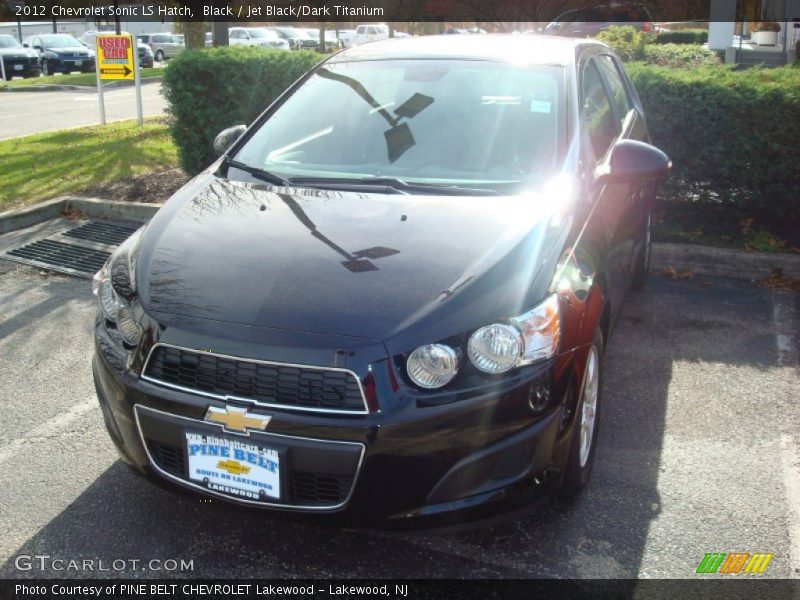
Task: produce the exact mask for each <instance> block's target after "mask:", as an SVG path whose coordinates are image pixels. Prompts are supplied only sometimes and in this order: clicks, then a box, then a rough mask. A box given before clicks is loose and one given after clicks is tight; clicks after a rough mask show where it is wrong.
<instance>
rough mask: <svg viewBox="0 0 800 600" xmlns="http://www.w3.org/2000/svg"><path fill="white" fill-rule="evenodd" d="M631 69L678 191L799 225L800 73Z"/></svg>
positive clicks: (638, 65)
mask: <svg viewBox="0 0 800 600" xmlns="http://www.w3.org/2000/svg"><path fill="white" fill-rule="evenodd" d="M626 70H627V71H628V73H629V75H630V76H631V79H632V80H633V82H634V85H635V86H636V89H637V91H638V93H639V96H640V98H641V100H642V103H643V105H644V108H645V112H646V114H647V123H648V127H649V129H650V134H651V136H652V139H653V143H654V144H655V145H656V146H658V147H660V148H662V149H663V150H664V151H665V152H666V153H667V154H669V156H670V158H671V159H672V161H673V172H672V174H671V176H670V180H671V183H672V184H673V185H676V186H678V187H679V188H680V189H681V190H683V191H684V192H686V191H688V190H689V189H690V188H691V191H692V193H693V194H694V195H693V197H694V199H697V197H698V196H697V195H696V194H698V193H699V194H700V197H705V198H707V199H710V198H713V199H715V201H717V202H720V201H721V202H728V203H732V204H734V205H736V206H738V207H739V208H742V209H745V210H747V211H751V212H753V214H758V215H761V216H766V217H767V218H769V219H772V220H780V219H784V220H787V219H788V220H791V221H792V222H794V223H797V224H798V225H799V226H800V202H798V192H799V190H800V161H798V160H797V153H796V151H795V150H794V149H796V147H797V140H800V70H798V69H795V68H792V67H784V68H775V69H760V68H753V69H747V70H744V71H734V70H732V69H729V68H726V67H720V66H717V67H703V68H698V69H667V68H663V67H657V66H652V65H646V64H641V63H633V64H629V65H626ZM685 195H687V196H688V194H685Z"/></svg>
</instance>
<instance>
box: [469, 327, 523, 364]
mask: <svg viewBox="0 0 800 600" xmlns="http://www.w3.org/2000/svg"><path fill="white" fill-rule="evenodd" d="M522 345H523V341H522V336H521V335H520V333H519V331H518V330H517V329H516V328H515V327H512V326H511V325H506V324H504V323H494V324H492V325H487V326H486V327H481V328H480V329H478V331H476V332H475V333H473V334H472V336H471V337H470V338H469V343H468V344H467V353H468V354H469V359H470V360H471V361H472V364H473V365H475V366H476V367H477V368H478V369H480V370H481V371H483V372H484V373H505V372H506V371H508V370H509V369H512V368H513V367H514V366H515V365H516V364H517V361H519V358H520V353H521V351H522Z"/></svg>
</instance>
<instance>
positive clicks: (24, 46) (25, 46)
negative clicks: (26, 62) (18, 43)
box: [22, 44, 30, 48]
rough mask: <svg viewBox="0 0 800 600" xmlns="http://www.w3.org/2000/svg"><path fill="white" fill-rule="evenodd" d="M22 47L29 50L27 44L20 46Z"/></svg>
mask: <svg viewBox="0 0 800 600" xmlns="http://www.w3.org/2000/svg"><path fill="white" fill-rule="evenodd" d="M22 47H23V48H30V46H28V44H22Z"/></svg>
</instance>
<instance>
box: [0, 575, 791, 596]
mask: <svg viewBox="0 0 800 600" xmlns="http://www.w3.org/2000/svg"><path fill="white" fill-rule="evenodd" d="M798 591H800V581H797V580H794V581H791V580H774V579H773V580H770V579H747V580H730V579H716V580H705V581H702V580H701V581H698V580H680V579H666V580H664V579H662V580H657V579H652V580H640V581H637V580H626V579H616V580H613V579H612V580H515V579H503V580H485V579H484V580H461V579H438V580H401V579H389V580H386V579H379V580H372V581H370V580H346V579H341V580H338V579H331V580H318V579H317V580H303V579H286V580H255V579H248V580H239V581H235V580H217V581H215V580H202V581H201V580H196V581H191V580H175V579H173V580H150V581H141V580H136V579H127V580H123V579H106V580H103V579H100V580H88V579H87V580H75V579H64V580H54V579H51V580H47V579H41V580H8V579H6V580H2V581H0V598H2V599H7V598H13V599H15V600H85V599H88V598H97V599H100V600H123V599H125V600H130V599H131V598H142V600H151V599H153V600H183V599H193V600H268V599H270V598H305V599H309V600H311V599H332V598H348V599H350V600H360V599H367V598H369V599H377V598H391V599H399V600H405V599H409V600H417V599H419V600H425V599H431V600H433V599H438V598H459V599H460V600H485V599H490V598H513V599H515V600H519V599H524V598H537V599H538V598H551V597H552V598H559V599H560V600H561V599H564V600H570V599H573V598H574V599H583V598H586V599H589V598H591V599H593V600H606V599H609V600H610V599H612V598H613V599H615V600H616V599H620V600H622V599H627V598H642V599H648V600H650V599H660V598H663V599H665V600H666V599H667V598H669V599H674V598H696V599H705V598H724V599H725V600H753V599H754V598H758V599H759V600H773V599H774V600H783V599H786V600H788V599H789V598H793V597H796V594H797V592H798Z"/></svg>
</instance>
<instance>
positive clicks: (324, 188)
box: [94, 35, 670, 523]
mask: <svg viewBox="0 0 800 600" xmlns="http://www.w3.org/2000/svg"><path fill="white" fill-rule="evenodd" d="M214 146H215V148H216V150H217V152H218V154H219V156H220V158H219V159H218V160H217V161H216V162H214V164H212V165H211V166H210V167H209V168H208V169H207V170H206V171H204V172H203V173H201V174H200V175H198V176H197V177H195V178H194V179H192V180H191V181H190V182H189V183H187V184H186V185H185V186H184V187H183V188H182V189H181V190H180V191H178V192H177V193H176V194H175V195H174V196H172V198H170V199H169V200H168V201H167V202H166V204H165V205H164V206H163V208H161V209H160V210H159V212H158V213H157V214H156V215H155V217H153V219H152V220H151V221H150V222H149V223H148V224H147V225H146V226H145V227H144V228H142V229H141V230H139V231H138V232H137V233H136V234H134V235H133V236H132V237H131V238H130V239H128V240H127V241H126V242H125V243H123V244H122V245H121V246H120V247H119V248H118V250H117V251H116V252H115V253H114V254H113V255H112V256H111V258H110V259H109V261H108V263H107V264H106V265H105V266H104V267H103V269H102V270H101V271H100V272H99V273H97V275H96V276H95V280H94V290H95V293H96V295H97V298H98V316H97V319H96V325H95V358H94V378H95V383H96V387H97V394H98V398H99V401H100V405H101V407H102V409H103V415H104V418H105V423H106V426H107V428H108V431H109V433H110V435H111V438H112V439H113V441H114V442H115V444H116V446H117V447H118V449H119V452H120V454H121V456H122V459H123V460H124V461H125V462H126V463H129V464H130V465H131V466H132V467H133V468H134V469H135V470H137V471H138V472H140V473H142V474H145V475H147V476H148V477H150V478H152V479H154V480H156V481H158V482H160V483H169V484H172V486H178V487H182V488H188V489H190V490H194V491H196V492H199V493H202V494H206V495H210V496H213V497H215V498H218V499H225V500H228V501H231V502H234V503H238V504H241V505H247V506H252V507H261V508H264V509H270V510H285V511H299V512H306V513H329V517H328V518H331V519H334V520H336V518H335V517H334V516H333V515H331V514H330V513H340V514H339V517H341V518H342V519H343V520H347V519H348V518H349V517H353V518H354V519H355V520H357V521H359V520H363V521H376V522H384V523H393V522H394V523H402V522H420V520H414V519H411V520H410V521H407V520H406V519H408V518H409V517H421V518H422V519H421V521H423V522H424V521H425V520H426V517H431V518H433V520H436V519H438V518H440V517H448V516H449V517H452V518H456V519H462V518H472V515H473V514H485V513H487V512H491V513H497V512H498V511H500V512H504V511H506V510H507V508H508V507H519V506H521V505H527V504H529V503H530V502H531V501H533V500H534V499H539V498H544V497H550V496H551V495H553V494H559V495H560V496H562V497H567V498H568V497H574V496H575V495H577V494H578V493H579V492H580V490H581V488H582V487H583V486H584V485H585V484H586V482H587V480H588V477H589V474H590V472H591V469H592V463H593V459H594V454H595V445H596V440H597V432H598V423H599V421H600V419H601V418H602V412H603V405H602V398H601V397H600V383H601V377H602V367H603V355H604V348H605V345H606V343H607V341H608V339H609V336H610V334H611V330H612V327H613V324H614V322H615V318H616V316H617V314H618V313H619V310H620V306H621V304H622V301H623V297H624V296H625V294H626V292H627V291H628V289H629V288H630V287H631V286H632V285H633V286H635V285H641V284H642V283H643V282H644V279H645V277H646V274H647V270H648V262H649V257H650V227H651V211H652V206H653V198H654V194H655V189H656V184H657V182H658V180H659V179H660V178H662V177H663V176H664V175H665V174H666V173H667V172H668V170H669V168H670V162H669V160H668V158H667V156H666V155H665V154H664V153H662V152H661V151H659V150H658V149H656V148H654V147H653V146H651V145H649V136H648V132H647V127H646V124H645V117H644V114H643V111H642V106H641V103H640V101H639V98H638V96H637V94H636V91H635V90H634V88H633V86H632V84H631V82H630V80H629V79H628V77H627V76H626V75H625V72H624V71H623V69H622V66H621V65H620V62H619V59H618V57H617V56H616V55H615V54H614V53H613V52H612V51H611V50H609V48H608V47H607V46H605V45H603V44H601V43H598V42H595V41H587V40H571V39H565V38H552V37H544V36H541V37H540V36H493V35H486V36H441V37H424V38H413V39H401V40H387V41H384V42H375V43H370V44H364V45H361V46H357V47H355V48H352V49H350V50H346V51H343V52H341V53H339V54H336V55H334V56H333V57H331V58H329V59H327V60H325V61H323V62H322V63H320V64H319V65H317V66H316V67H315V68H314V69H313V70H311V71H310V72H309V73H307V74H306V75H305V76H303V77H302V78H301V79H300V80H299V81H297V82H296V83H295V84H294V85H293V86H292V87H291V88H290V89H288V90H287V91H286V92H285V93H284V94H283V95H282V96H281V97H280V98H278V99H277V100H276V101H275V102H274V103H273V104H271V105H270V106H269V107H268V108H267V109H266V111H265V112H264V113H263V114H262V115H261V116H259V117H258V118H257V119H256V120H255V121H254V122H253V123H252V124H251V125H250V126H249V127H247V128H245V127H244V126H235V127H231V128H230V129H227V130H225V131H223V132H222V133H221V134H220V135H219V136H218V137H217V139H216V142H215V144H214ZM172 486H168V487H172ZM504 507H505V508H504Z"/></svg>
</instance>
